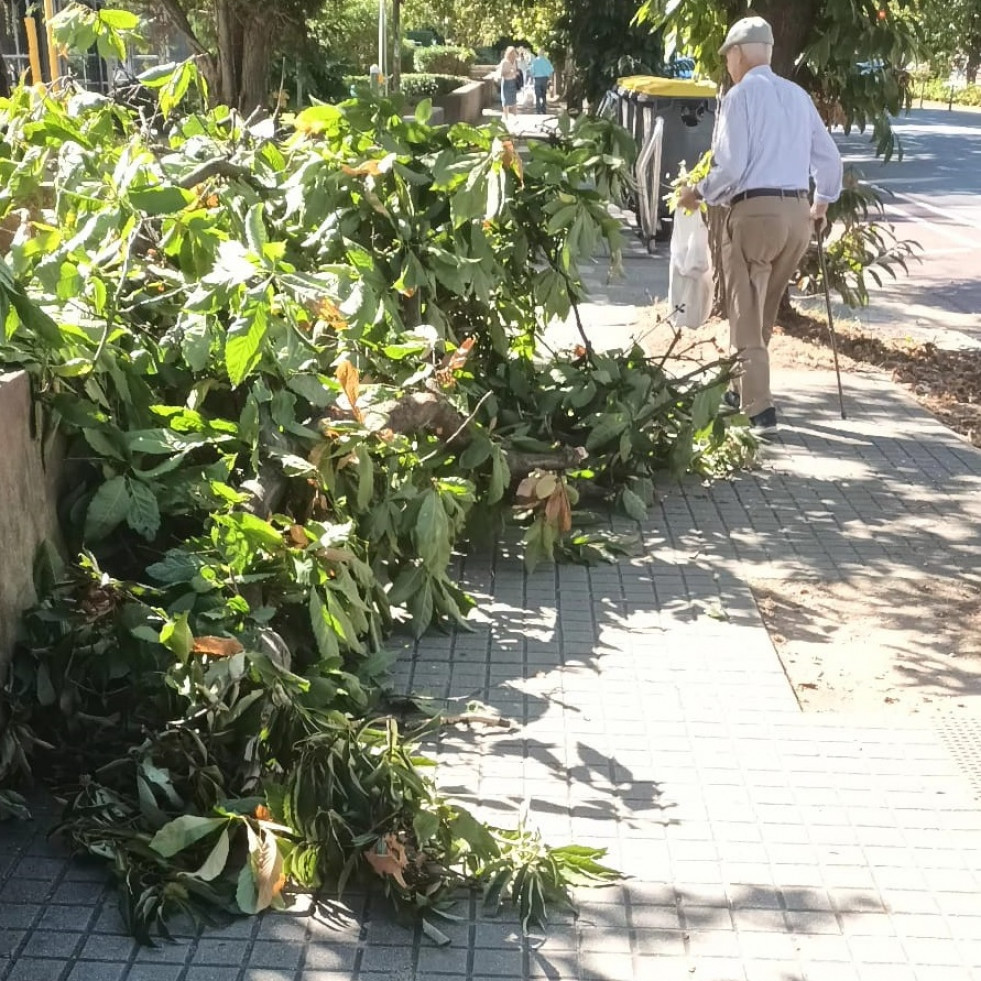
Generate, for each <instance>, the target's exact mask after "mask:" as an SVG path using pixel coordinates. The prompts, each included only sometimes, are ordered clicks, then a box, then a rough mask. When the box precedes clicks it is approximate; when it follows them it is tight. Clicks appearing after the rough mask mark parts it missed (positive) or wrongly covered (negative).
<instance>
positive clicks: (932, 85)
mask: <svg viewBox="0 0 981 981" xmlns="http://www.w3.org/2000/svg"><path fill="white" fill-rule="evenodd" d="M913 92H914V94H915V96H916V97H917V98H921V99H929V100H930V101H932V102H950V101H951V98H950V85H949V84H948V83H947V79H945V78H930V79H927V80H926V81H925V82H917V83H916V87H915V88H914V89H913ZM953 102H954V105H955V106H981V85H968V86H967V87H966V88H962V89H954V99H953Z"/></svg>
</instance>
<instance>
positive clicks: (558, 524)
mask: <svg viewBox="0 0 981 981" xmlns="http://www.w3.org/2000/svg"><path fill="white" fill-rule="evenodd" d="M545 520H546V521H548V522H549V524H551V525H553V526H554V527H555V528H556V529H557V530H558V531H559V532H560V533H561V534H563V535H564V534H565V533H566V532H568V531H571V530H572V507H571V506H570V504H569V495H568V494H567V493H566V490H565V484H559V485H558V486H557V487H556V488H555V490H554V491H553V492H552V494H551V496H550V497H549V499H548V501H547V502H546V504H545Z"/></svg>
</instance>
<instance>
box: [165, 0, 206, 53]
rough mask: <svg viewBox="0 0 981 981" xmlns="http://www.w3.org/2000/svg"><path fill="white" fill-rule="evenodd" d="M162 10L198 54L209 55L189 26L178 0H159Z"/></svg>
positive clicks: (189, 23)
mask: <svg viewBox="0 0 981 981" xmlns="http://www.w3.org/2000/svg"><path fill="white" fill-rule="evenodd" d="M160 3H161V6H162V7H163V9H164V12H165V13H166V14H167V16H168V17H169V18H170V22H171V23H172V24H173V25H174V27H176V28H177V30H178V31H180V33H181V34H183V35H184V37H185V38H187V41H188V43H189V44H190V45H191V47H192V48H193V49H194V50H195V52H197V54H199V55H210V54H211V52H210V51H209V50H208V49H207V48H206V47H205V46H204V45H203V44H202V43H201V42H200V41H199V40H198V36H197V35H196V34H195V33H194V28H193V27H191V22H190V20H188V18H187V12H186V11H185V10H184V8H183V7H182V6H181V4H180V0H160Z"/></svg>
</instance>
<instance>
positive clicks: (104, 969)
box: [66, 961, 126, 981]
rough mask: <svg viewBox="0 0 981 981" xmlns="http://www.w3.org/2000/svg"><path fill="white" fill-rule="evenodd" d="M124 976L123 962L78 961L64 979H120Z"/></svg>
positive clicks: (80, 980)
mask: <svg viewBox="0 0 981 981" xmlns="http://www.w3.org/2000/svg"><path fill="white" fill-rule="evenodd" d="M125 976H126V965H125V964H112V963H109V962H107V961H78V962H77V963H76V964H75V966H74V967H73V968H72V969H71V971H70V972H69V974H68V977H67V979H66V981H122V978H124V977H125Z"/></svg>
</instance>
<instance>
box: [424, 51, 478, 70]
mask: <svg viewBox="0 0 981 981" xmlns="http://www.w3.org/2000/svg"><path fill="white" fill-rule="evenodd" d="M474 58H475V55H474V53H473V51H472V50H471V49H470V48H459V47H455V46H453V45H448V44H436V45H433V46H431V47H428V48H418V49H417V50H416V71H417V72H421V73H424V74H433V75H466V74H467V73H468V72H469V71H470V66H471V65H472V64H473V63H474Z"/></svg>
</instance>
